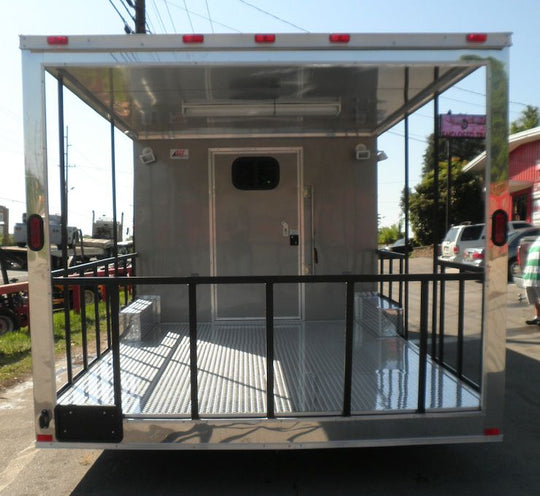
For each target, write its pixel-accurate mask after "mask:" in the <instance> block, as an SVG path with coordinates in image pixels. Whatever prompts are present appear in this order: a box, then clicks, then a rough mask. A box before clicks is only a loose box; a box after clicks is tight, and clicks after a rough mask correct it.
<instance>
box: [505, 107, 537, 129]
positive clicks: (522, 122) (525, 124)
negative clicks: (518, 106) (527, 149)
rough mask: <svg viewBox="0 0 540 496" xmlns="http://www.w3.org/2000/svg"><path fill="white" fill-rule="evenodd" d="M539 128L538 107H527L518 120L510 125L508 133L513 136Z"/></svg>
mask: <svg viewBox="0 0 540 496" xmlns="http://www.w3.org/2000/svg"><path fill="white" fill-rule="evenodd" d="M538 126H540V107H535V106H533V105H527V106H526V107H525V109H524V110H523V111H522V112H521V115H520V117H519V118H517V119H516V120H515V121H514V122H512V123H511V124H510V133H511V134H515V133H519V132H521V131H526V130H527V129H532V128H533V127H538Z"/></svg>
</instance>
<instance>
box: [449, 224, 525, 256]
mask: <svg viewBox="0 0 540 496" xmlns="http://www.w3.org/2000/svg"><path fill="white" fill-rule="evenodd" d="M526 227H533V226H532V224H530V223H529V222H525V221H522V220H519V221H515V220H514V221H510V222H508V234H510V233H512V232H514V231H517V230H519V229H524V228H526ZM485 239H486V225H485V224H470V223H468V222H465V223H463V224H459V225H457V226H452V227H451V228H450V229H449V230H448V232H447V233H446V236H445V238H444V239H443V242H442V244H441V256H440V259H441V260H446V261H447V262H462V261H463V255H464V253H465V250H467V249H468V248H480V249H483V248H484V247H485Z"/></svg>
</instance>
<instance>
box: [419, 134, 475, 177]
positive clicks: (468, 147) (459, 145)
mask: <svg viewBox="0 0 540 496" xmlns="http://www.w3.org/2000/svg"><path fill="white" fill-rule="evenodd" d="M434 136H435V135H434V134H433V133H432V134H430V135H429V136H428V144H427V147H426V151H425V152H424V155H423V158H424V161H423V165H422V175H423V176H424V175H426V174H427V173H428V172H429V171H432V170H433V163H434V159H435V138H434ZM451 143H452V144H451V146H452V159H457V160H458V161H464V160H466V161H469V160H471V159H473V158H474V157H476V156H477V155H479V154H480V153H482V152H483V151H484V150H485V143H484V140H481V139H468V138H465V139H463V138H460V139H453V140H451ZM443 161H448V140H447V139H446V138H441V139H440V140H439V154H438V162H443Z"/></svg>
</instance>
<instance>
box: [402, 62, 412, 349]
mask: <svg viewBox="0 0 540 496" xmlns="http://www.w3.org/2000/svg"><path fill="white" fill-rule="evenodd" d="M408 102H409V68H408V67H405V82H404V85H403V103H404V106H405V107H406V106H407V103H408ZM404 126H405V128H404V135H405V138H404V139H405V149H404V155H405V156H404V161H405V198H404V199H405V205H404V209H405V274H408V273H409V254H408V253H407V248H408V246H409V187H410V186H409V114H408V113H407V114H405V120H404ZM400 304H401V302H400ZM404 305H405V306H404V312H403V313H404V316H403V317H404V321H405V322H404V324H405V325H404V336H405V339H408V338H409V281H405V303H404Z"/></svg>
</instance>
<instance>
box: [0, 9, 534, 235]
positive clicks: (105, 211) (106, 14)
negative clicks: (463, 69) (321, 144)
mask: <svg viewBox="0 0 540 496" xmlns="http://www.w3.org/2000/svg"><path fill="white" fill-rule="evenodd" d="M125 4H127V0H92V1H89V0H17V1H15V0H0V6H1V7H2V18H3V20H4V22H3V23H2V25H3V26H2V30H1V32H0V54H1V60H2V61H3V64H2V72H3V75H2V77H1V78H0V150H1V157H2V159H1V161H0V170H1V174H0V205H3V206H5V207H7V208H8V209H9V211H10V232H12V231H13V224H14V223H15V222H19V221H20V219H21V216H22V213H23V212H24V211H25V186H24V148H23V123H22V90H21V88H22V83H21V56H20V50H19V35H21V34H26V35H37V34H40V35H50V34H66V35H70V34H72V35H75V34H123V33H124V21H123V20H122V18H121V16H122V17H123V18H124V19H125V20H126V21H127V22H128V24H129V25H130V26H133V21H132V20H131V19H130V18H129V13H128V10H127V8H126V7H125ZM113 5H114V6H115V7H116V9H118V12H119V13H120V14H119V13H118V12H117V11H116V10H115V8H114V7H113ZM146 8H147V24H148V26H149V28H150V31H151V32H152V33H154V34H161V33H168V34H171V33H193V32H195V33H213V32H214V33H234V32H244V33H254V32H275V33H278V32H312V33H317V32H322V33H329V32H350V33H352V32H358V33H370V32H373V33H375V32H388V33H407V32H511V33H513V35H512V40H513V46H512V47H511V48H510V107H509V118H510V121H513V120H515V119H517V118H518V117H519V116H520V113H521V112H522V111H523V109H524V108H525V105H534V106H540V37H539V36H538V20H539V19H540V1H538V0H516V1H508V0H476V1H472V2H471V1H470V0H467V1H465V0H453V1H451V2H442V1H436V0H408V1H407V2H404V1H403V0H385V1H383V2H381V1H372V0H369V1H368V0H331V1H327V0H294V1H291V0H249V1H246V0H146ZM126 36H127V35H126ZM48 83H51V84H48V87H50V88H51V93H52V94H54V92H55V91H56V89H55V88H56V87H55V84H54V83H53V81H52V80H49V81H48ZM484 92H485V90H484V84H483V75H482V74H480V75H478V74H477V75H473V76H471V77H470V78H468V79H467V80H464V81H462V82H460V83H459V85H458V87H457V88H455V89H453V90H452V91H449V92H447V93H445V94H443V95H441V98H440V102H439V110H440V112H441V113H445V112H447V111H448V110H451V111H452V112H453V113H471V114H478V113H483V112H484V111H485V107H484V100H485V98H484V96H483V95H482V94H483V93H484ZM51 107H53V106H52V105H51V106H49V113H50V119H49V120H48V132H49V143H50V144H49V146H50V149H49V170H50V183H49V185H50V189H51V193H52V195H51V201H50V212H51V213H58V212H59V211H60V206H59V202H58V195H57V194H55V191H57V190H58V189H59V188H58V187H57V183H58V150H57V148H58V145H57V137H55V133H57V129H56V128H57V122H56V120H55V119H56V115H55V113H54V110H52V111H51V110H50V109H51ZM432 112H433V110H432V107H431V106H430V105H428V106H426V107H424V108H422V109H420V110H419V111H418V112H416V113H415V115H413V116H412V117H411V119H410V124H409V126H410V152H409V153H410V155H409V160H410V167H411V169H410V183H411V186H414V185H415V184H417V183H418V182H419V181H420V171H421V168H422V155H423V153H424V150H425V147H426V138H427V136H428V135H429V134H430V133H431V132H432V126H433V117H432ZM65 119H66V125H67V135H68V145H69V146H68V148H67V150H68V163H69V165H70V167H69V169H68V181H69V186H68V188H69V203H70V217H69V224H70V225H75V226H77V227H79V228H82V230H83V233H85V234H90V232H91V221H92V212H93V211H94V212H95V215H96V216H101V215H106V216H112V206H111V204H110V201H109V197H110V188H111V186H110V177H109V173H108V170H109V168H110V149H109V133H110V128H109V125H108V124H106V123H105V122H104V121H102V120H101V119H98V118H97V117H96V116H93V115H91V114H89V115H86V114H85V118H84V119H81V118H80V117H79V113H78V111H77V104H76V103H74V102H72V101H71V99H70V98H69V95H67V96H66V117H65ZM55 127H56V128H55ZM116 145H117V151H116V167H117V172H118V186H117V194H118V201H117V215H118V216H119V217H120V215H121V213H124V214H125V226H126V227H129V226H130V224H131V222H132V217H131V210H132V208H133V205H132V174H131V169H132V167H133V162H132V154H131V143H130V141H129V139H127V138H125V137H123V136H118V138H117V140H116ZM403 147H404V144H403V129H402V126H400V125H398V126H396V127H395V128H393V129H392V130H390V131H389V132H387V133H385V134H384V135H383V136H381V137H380V139H379V144H378V148H379V150H384V151H385V153H386V154H387V155H388V157H389V158H388V160H386V161H384V162H380V163H379V166H378V167H379V176H380V181H379V192H378V195H379V215H380V224H381V226H388V225H391V224H395V223H397V222H398V221H399V219H400V211H399V197H400V194H401V190H402V188H403V177H404V172H403V169H404V166H403V163H404V158H403Z"/></svg>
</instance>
